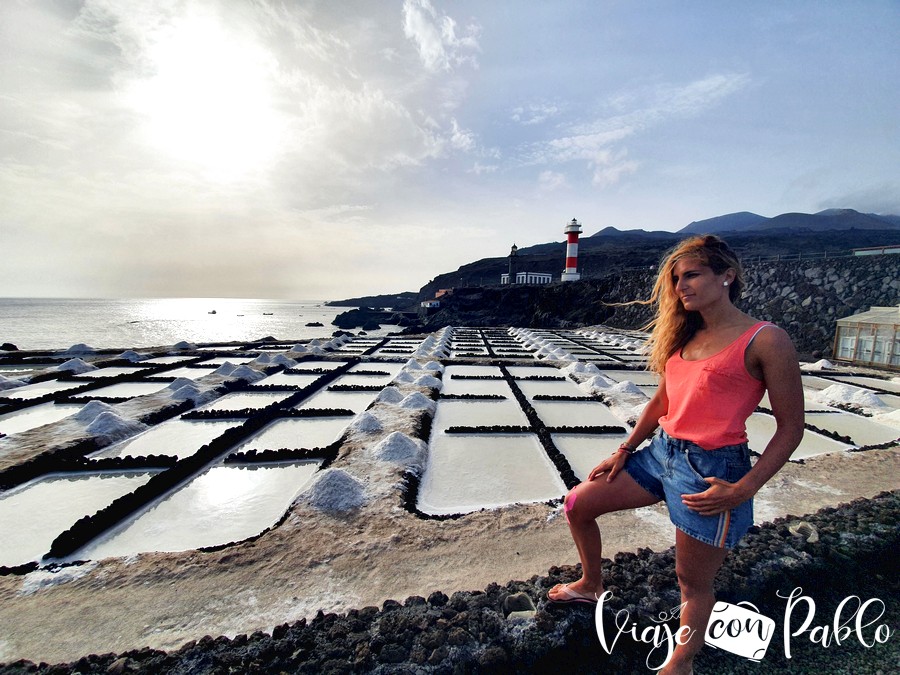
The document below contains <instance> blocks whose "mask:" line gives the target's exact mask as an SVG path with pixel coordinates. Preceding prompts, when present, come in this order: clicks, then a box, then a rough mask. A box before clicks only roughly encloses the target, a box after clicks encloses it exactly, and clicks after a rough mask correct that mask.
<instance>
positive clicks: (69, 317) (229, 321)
mask: <svg viewBox="0 0 900 675" xmlns="http://www.w3.org/2000/svg"><path fill="white" fill-rule="evenodd" d="M347 309H348V308H346V307H326V306H325V304H324V302H283V301H278V300H247V299H236V298H172V299H144V300H68V299H67V300H56V299H19V298H0V343H3V342H11V343H13V344H14V345H16V346H17V347H18V348H19V349H66V348H68V347H70V346H72V345H74V344H79V343H84V344H87V345H89V346H91V347H94V348H97V349H110V348H112V349H118V348H122V349H127V348H130V347H157V346H165V345H173V344H175V343H177V342H181V341H182V340H186V341H188V342H232V341H250V340H258V339H260V338H263V337H268V336H272V337H275V338H276V339H278V340H285V341H291V340H308V339H312V338H327V337H331V334H332V333H333V332H334V331H335V330H337V326H333V325H332V324H331V321H332V320H333V319H334V317H335V316H337V315H338V314H340V313H341V312H343V311H346V310H347ZM213 311H215V314H211V313H210V312H213ZM313 322H319V323H322V324H324V326H323V327H308V326H307V325H306V324H307V323H313ZM395 330H398V329H397V328H396V327H387V326H386V327H384V328H382V329H381V330H380V331H371V332H370V334H371V335H384V334H387V333H388V332H393V331H395Z"/></svg>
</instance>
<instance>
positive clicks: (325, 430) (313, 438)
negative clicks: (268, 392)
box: [234, 417, 353, 452]
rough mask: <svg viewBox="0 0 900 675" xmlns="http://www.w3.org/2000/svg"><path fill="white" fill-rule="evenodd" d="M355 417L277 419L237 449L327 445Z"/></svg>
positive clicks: (293, 448) (336, 437)
mask: <svg viewBox="0 0 900 675" xmlns="http://www.w3.org/2000/svg"><path fill="white" fill-rule="evenodd" d="M352 419H353V418H352V417H315V418H301V419H283V420H277V421H275V422H273V423H272V424H270V425H268V426H267V427H266V428H265V429H263V430H262V431H260V432H259V433H258V434H256V435H255V436H253V437H252V438H250V439H249V440H248V441H247V442H246V443H243V444H241V445H240V446H238V447H236V448H235V449H234V450H235V451H240V452H247V451H249V450H280V449H282V448H287V449H291V450H296V449H300V448H306V449H312V448H324V447H325V446H327V445H330V444H331V443H333V442H334V441H336V440H337V439H338V437H340V435H341V434H342V433H343V432H344V429H346V428H347V425H348V424H349V423H350V421H351V420H352Z"/></svg>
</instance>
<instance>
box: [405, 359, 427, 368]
mask: <svg viewBox="0 0 900 675" xmlns="http://www.w3.org/2000/svg"><path fill="white" fill-rule="evenodd" d="M403 370H422V366H421V364H420V363H419V362H418V361H416V360H415V359H410V360H409V361H407V362H406V363H404V364H403Z"/></svg>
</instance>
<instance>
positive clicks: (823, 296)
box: [606, 255, 900, 356]
mask: <svg viewBox="0 0 900 675" xmlns="http://www.w3.org/2000/svg"><path fill="white" fill-rule="evenodd" d="M745 268H746V269H745V272H746V280H747V287H746V288H745V289H744V294H743V298H742V299H741V302H740V303H739V306H740V307H741V309H743V310H744V311H746V312H747V313H748V314H752V315H753V316H754V317H756V318H757V319H761V320H763V321H772V322H774V323H776V324H777V325H779V326H781V327H782V328H784V329H785V330H786V331H787V332H788V334H790V336H791V338H792V339H793V340H794V344H795V345H796V346H797V349H798V350H799V351H800V352H806V353H813V352H821V354H822V355H824V356H829V355H831V352H832V347H833V343H834V333H835V321H837V319H842V318H844V317H846V316H850V315H852V314H856V313H858V312H863V311H866V310H868V309H869V308H871V307H876V306H880V307H887V306H892V305H897V304H898V303H900V255H877V256H874V255H873V256H855V257H846V258H832V259H824V260H823V259H821V258H820V259H816V260H802V259H801V260H796V259H794V260H783V261H775V262H762V263H753V262H750V263H748V264H746V265H745ZM654 280H655V273H654V272H638V273H634V272H631V273H625V274H623V275H622V276H621V277H620V281H619V283H618V284H617V286H616V287H615V288H614V289H613V292H612V293H611V295H610V298H609V300H610V301H612V302H624V301H628V300H633V299H636V298H646V297H647V296H648V295H649V292H650V289H651V288H652V284H653V282H654ZM615 310H616V311H615V314H613V316H612V318H610V319H609V320H608V321H607V322H606V323H607V324H608V325H610V326H614V327H619V328H639V327H641V326H642V325H644V324H645V323H646V322H647V321H648V320H649V319H650V318H651V313H650V310H649V309H648V308H647V307H644V306H640V305H635V306H631V307H616V308H615Z"/></svg>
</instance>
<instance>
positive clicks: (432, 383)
mask: <svg viewBox="0 0 900 675" xmlns="http://www.w3.org/2000/svg"><path fill="white" fill-rule="evenodd" d="M415 383H416V385H418V386H420V387H432V388H438V389H440V388H441V387H442V386H443V384H444V383H443V382H441V381H440V380H439V379H437V378H436V377H434V376H433V375H421V376H419V377H417V378H416V379H415Z"/></svg>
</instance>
